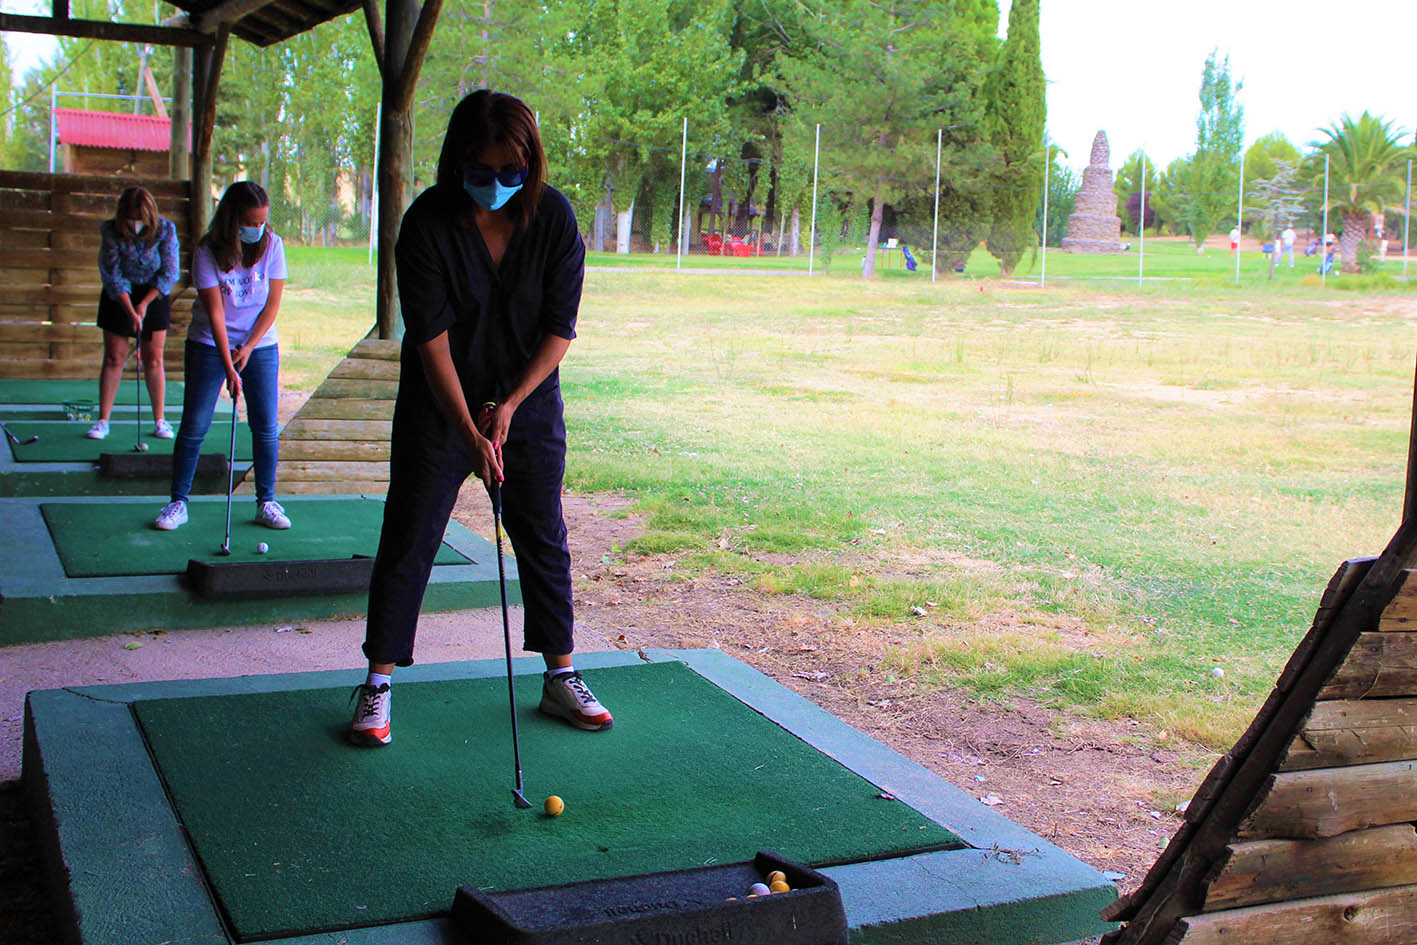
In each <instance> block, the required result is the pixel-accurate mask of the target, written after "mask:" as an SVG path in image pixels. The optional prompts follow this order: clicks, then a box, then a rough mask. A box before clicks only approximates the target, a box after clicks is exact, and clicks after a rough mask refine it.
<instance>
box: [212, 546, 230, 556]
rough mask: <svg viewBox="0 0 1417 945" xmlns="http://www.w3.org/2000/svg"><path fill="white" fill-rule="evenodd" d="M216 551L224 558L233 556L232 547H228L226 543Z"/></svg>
mask: <svg viewBox="0 0 1417 945" xmlns="http://www.w3.org/2000/svg"><path fill="white" fill-rule="evenodd" d="M216 553H217V554H219V555H221V556H222V557H223V558H227V557H230V556H231V549H230V548H228V547H227V546H226V545H222V546H221V547H220V548H218V549H217V550H216Z"/></svg>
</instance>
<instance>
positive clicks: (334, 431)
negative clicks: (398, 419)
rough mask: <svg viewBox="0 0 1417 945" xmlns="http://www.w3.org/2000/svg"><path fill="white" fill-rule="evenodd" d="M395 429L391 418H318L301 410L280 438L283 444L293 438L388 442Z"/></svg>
mask: <svg viewBox="0 0 1417 945" xmlns="http://www.w3.org/2000/svg"><path fill="white" fill-rule="evenodd" d="M393 431H394V424H393V421H390V420H316V419H313V418H311V417H307V416H306V415H305V411H304V410H301V411H299V412H297V413H296V415H295V416H294V417H293V418H291V421H290V422H289V423H287V424H286V425H285V429H283V430H281V431H280V439H281V443H282V444H284V443H287V442H289V441H290V440H292V439H300V440H348V441H352V442H360V441H363V442H374V443H387V442H389V439H390V438H391V437H392V436H393Z"/></svg>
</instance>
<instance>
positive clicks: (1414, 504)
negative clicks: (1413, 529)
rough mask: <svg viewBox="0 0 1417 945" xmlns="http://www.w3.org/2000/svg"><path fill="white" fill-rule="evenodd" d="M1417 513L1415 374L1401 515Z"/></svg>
mask: <svg viewBox="0 0 1417 945" xmlns="http://www.w3.org/2000/svg"><path fill="white" fill-rule="evenodd" d="M1413 513H1417V376H1414V378H1413V381H1412V429H1411V432H1410V433H1408V437H1407V488H1406V489H1404V490H1403V492H1402V517H1403V519H1404V520H1405V519H1406V518H1407V516H1409V515H1412V514H1413Z"/></svg>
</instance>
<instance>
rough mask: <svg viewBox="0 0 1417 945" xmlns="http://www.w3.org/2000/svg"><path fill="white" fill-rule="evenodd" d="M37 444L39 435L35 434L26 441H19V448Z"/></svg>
mask: <svg viewBox="0 0 1417 945" xmlns="http://www.w3.org/2000/svg"><path fill="white" fill-rule="evenodd" d="M38 442H39V434H38V433H36V434H35V435H34V436H32V437H30V438H29V439H27V440H21V441H20V445H21V446H29V445H30V444H31V443H38Z"/></svg>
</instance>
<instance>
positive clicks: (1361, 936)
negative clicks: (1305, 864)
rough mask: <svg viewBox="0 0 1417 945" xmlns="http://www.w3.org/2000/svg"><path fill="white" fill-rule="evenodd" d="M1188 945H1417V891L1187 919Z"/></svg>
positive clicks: (1183, 926) (1182, 935) (1182, 933)
mask: <svg viewBox="0 0 1417 945" xmlns="http://www.w3.org/2000/svg"><path fill="white" fill-rule="evenodd" d="M1172 941H1174V942H1177V943H1180V942H1184V943H1185V945H1241V943H1253V942H1263V943H1264V945H1410V943H1411V942H1414V941H1417V886H1399V887H1397V888H1395V889H1379V890H1376V891H1370V892H1361V893H1344V894H1341V895H1337V896H1322V897H1319V898H1317V899H1300V900H1297V901H1295V902H1280V903H1275V904H1274V905H1270V906H1251V907H1250V908H1248V909H1230V910H1227V911H1225V912H1207V913H1206V914H1205V915H1197V916H1191V917H1189V918H1186V919H1182V920H1181V922H1180V929H1179V930H1178V933H1177V934H1176V935H1175V936H1173V937H1172Z"/></svg>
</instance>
